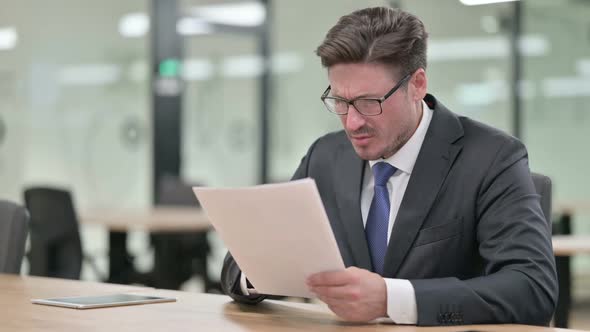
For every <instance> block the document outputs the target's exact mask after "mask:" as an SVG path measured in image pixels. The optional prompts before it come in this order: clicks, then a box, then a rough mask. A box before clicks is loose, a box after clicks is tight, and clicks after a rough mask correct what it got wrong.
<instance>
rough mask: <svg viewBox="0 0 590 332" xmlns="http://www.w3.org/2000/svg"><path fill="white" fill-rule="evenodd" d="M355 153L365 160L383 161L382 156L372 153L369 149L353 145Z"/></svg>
mask: <svg viewBox="0 0 590 332" xmlns="http://www.w3.org/2000/svg"><path fill="white" fill-rule="evenodd" d="M353 147H354V151H355V152H356V154H357V156H359V158H361V159H363V160H377V159H381V155H380V154H379V153H377V152H375V151H371V150H370V149H368V148H363V147H358V146H355V145H353Z"/></svg>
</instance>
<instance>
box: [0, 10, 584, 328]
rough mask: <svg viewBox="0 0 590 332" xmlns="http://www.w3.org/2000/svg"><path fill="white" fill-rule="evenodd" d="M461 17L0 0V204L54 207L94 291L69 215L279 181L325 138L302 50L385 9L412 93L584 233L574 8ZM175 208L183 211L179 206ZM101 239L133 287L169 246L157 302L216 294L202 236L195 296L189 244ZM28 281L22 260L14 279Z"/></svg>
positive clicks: (86, 250)
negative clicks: (407, 37) (448, 114)
mask: <svg viewBox="0 0 590 332" xmlns="http://www.w3.org/2000/svg"><path fill="white" fill-rule="evenodd" d="M469 2H470V1H469V0H391V1H385V0H362V1H359V0H322V1H311V0H298V1H293V0H264V1H254V0H243V1H237V0H236V1H230V0H128V1H116V0H104V1H100V2H97V1H73V0H54V1H33V0H0V6H1V8H2V10H0V183H2V185H1V186H0V198H1V199H5V200H10V201H14V202H18V203H20V204H23V205H25V204H26V202H25V191H26V190H27V189H29V188H34V187H44V188H59V189H63V190H66V191H67V192H69V193H70V194H71V198H72V201H73V203H74V205H73V206H74V208H75V211H76V214H77V219H78V225H79V230H78V231H79V234H80V238H81V245H82V252H83V254H84V255H85V256H87V258H88V259H83V263H82V268H81V272H80V274H79V278H80V279H81V280H98V281H105V280H107V279H108V277H109V275H110V276H112V273H113V272H114V271H109V254H110V253H111V252H112V251H111V250H110V249H109V243H112V241H113V233H112V232H110V231H109V229H108V228H107V227H104V226H100V225H93V224H87V223H85V222H84V221H83V220H82V218H83V217H84V216H87V215H88V214H90V213H91V212H92V213H94V215H95V216H96V214H97V212H96V211H99V212H98V214H99V216H98V217H100V211H103V212H104V211H106V212H105V213H108V212H109V211H111V212H112V211H148V210H150V209H151V208H152V207H154V206H160V205H169V204H167V203H166V199H165V198H164V197H163V195H162V189H163V186H164V185H163V183H164V181H165V179H169V180H170V179H172V180H171V181H172V182H173V183H174V181H177V182H178V183H182V184H185V185H188V186H190V185H204V186H227V187H238V186H250V185H256V184H260V183H274V182H282V181H288V180H289V178H290V177H291V175H292V173H293V172H294V170H295V169H296V167H297V165H298V164H299V161H300V159H301V157H302V156H303V155H304V154H305V152H306V151H307V148H308V147H309V145H310V144H311V143H312V142H313V141H314V140H315V139H316V138H317V137H319V136H321V135H323V134H325V133H327V132H330V131H335V130H339V129H340V128H341V124H340V122H339V121H338V119H337V118H336V117H335V116H334V115H332V114H330V113H328V112H327V111H326V110H325V109H324V106H323V105H322V103H321V101H320V95H321V93H322V92H323V91H324V90H325V88H326V86H327V85H328V80H327V77H326V71H325V69H323V68H322V67H321V64H320V61H319V58H318V57H317V56H316V55H315V54H314V50H315V48H316V47H317V46H318V45H319V44H320V42H321V41H322V39H323V38H324V36H325V33H326V31H327V30H328V29H329V28H330V27H331V26H332V25H333V24H335V22H336V21H337V19H338V18H339V17H340V16H342V15H345V14H348V13H350V12H351V11H353V10H355V9H360V8H364V7H369V6H392V7H399V8H402V9H405V10H408V11H410V12H412V13H414V14H416V15H417V16H418V17H420V18H421V19H422V20H423V21H424V23H425V25H426V29H427V31H428V32H429V50H428V62H429V64H428V68H427V75H428V78H429V89H428V90H429V92H431V93H433V94H435V95H436V96H437V98H438V99H440V100H441V101H442V102H443V103H444V104H445V105H446V106H448V107H449V108H450V109H451V110H453V111H454V112H456V113H458V114H462V115H465V116H468V117H471V118H473V119H476V120H479V121H482V122H484V123H486V124H489V125H491V126H494V127H497V128H500V129H502V130H504V131H506V132H508V133H510V134H512V135H514V136H517V137H518V138H520V139H521V140H522V141H523V142H524V143H525V144H526V146H527V148H528V152H529V161H530V168H531V170H533V171H535V172H538V173H541V174H544V175H547V176H549V177H550V178H551V180H552V183H553V194H552V202H553V204H552V206H553V213H552V216H551V217H552V220H553V221H554V222H555V223H556V224H558V225H561V226H560V227H564V226H563V225H564V222H565V225H566V226H565V228H566V233H572V234H588V233H590V218H589V217H590V191H589V189H588V188H590V176H588V169H590V153H588V152H587V151H588V147H587V142H588V141H589V139H590V136H589V134H588V132H590V113H589V111H588V110H589V107H588V104H590V19H589V18H590V1H587V0H521V1H499V2H495V3H492V4H482V5H469V4H468V3H469ZM185 193H186V192H185ZM189 194H190V192H189ZM184 197H185V198H186V196H184ZM191 203H193V204H192V205H191ZM170 204H172V205H176V204H175V202H172V203H170ZM179 205H182V206H183V207H184V208H195V209H197V208H198V202H197V201H196V199H194V197H190V199H189V201H188V202H186V201H183V202H179ZM558 228H559V227H558ZM561 231H563V229H562V230H561ZM119 233H125V234H126V235H125V236H126V239H125V241H124V242H123V245H124V246H126V248H127V252H128V254H129V257H125V259H127V260H128V262H127V263H129V264H130V265H132V267H133V268H134V270H136V271H137V272H138V273H137V276H141V275H144V276H145V275H147V274H149V271H151V270H152V269H153V267H154V261H155V260H156V259H157V257H156V256H157V255H158V254H157V253H156V250H155V249H154V247H158V244H157V243H160V245H162V243H166V241H172V242H174V241H180V240H179V239H182V241H185V242H188V243H189V244H188V247H187V248H189V249H186V248H185V249H186V250H185V251H182V250H181V249H178V250H181V251H177V252H176V253H177V254H178V252H181V254H180V255H181V256H182V255H187V257H186V259H187V260H188V262H189V263H187V264H189V267H187V269H189V271H181V272H178V273H183V275H182V277H178V280H176V282H172V283H171V284H170V285H172V286H170V287H171V288H180V289H183V290H188V291H195V292H201V291H204V290H205V288H207V290H208V291H210V292H219V289H217V288H216V281H218V279H219V275H220V271H221V265H222V262H223V257H224V255H225V252H226V249H225V247H224V245H223V243H222V242H221V240H220V239H219V238H218V237H217V236H216V234H215V232H214V231H209V232H206V234H205V235H204V237H205V239H206V242H207V243H208V245H207V246H208V248H207V249H206V250H207V255H208V256H207V264H206V268H205V270H206V274H207V278H210V279H211V280H209V281H207V283H210V285H209V286H211V287H205V281H203V271H202V266H201V269H200V270H199V269H196V270H199V271H193V270H192V268H193V267H191V266H192V265H191V264H194V263H191V261H190V260H191V259H192V258H193V257H192V253H190V252H187V251H190V250H193V249H194V248H196V247H195V246H192V247H191V244H190V243H191V241H195V239H197V238H198V239H199V241H203V235H202V234H200V235H199V234H196V233H202V231H200V232H195V231H191V232H189V234H188V235H187V234H184V235H185V237H182V236H183V234H182V233H183V231H177V232H176V234H174V235H175V236H180V237H181V238H179V237H174V236H170V237H168V238H166V236H164V237H160V238H158V234H154V233H153V232H148V231H145V230H141V229H140V230H135V229H132V230H129V231H126V232H119ZM116 235H119V236H121V235H122V234H116ZM191 236H192V237H191ZM109 241H111V242H109ZM118 243H121V242H118ZM201 243H202V242H201ZM164 245H165V244H164ZM197 247H198V246H197ZM29 248H30V246H29ZM199 248H201V249H202V250H205V249H203V248H202V247H199ZM201 249H199V250H201ZM195 250H196V249H195ZM179 259H182V257H179ZM568 262H569V263H568V264H570V268H571V277H572V278H571V280H572V285H571V287H572V288H571V289H572V309H573V311H572V314H571V315H570V322H569V327H571V328H588V329H590V320H588V319H587V318H585V317H584V316H587V314H586V313H587V312H590V259H589V257H588V256H586V255H584V254H580V255H573V256H572V257H571V260H570V261H568ZM127 267H128V266H127ZM31 270H32V266H31V264H30V262H29V260H28V259H27V258H25V260H24V263H23V266H22V269H21V273H22V274H29V273H30V272H31ZM128 277H129V276H128ZM138 278H139V277H138ZM142 280H144V279H133V277H129V278H128V279H125V281H128V282H142ZM150 282H153V280H148V281H146V283H148V284H149V283H150Z"/></svg>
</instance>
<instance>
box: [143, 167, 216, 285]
mask: <svg viewBox="0 0 590 332" xmlns="http://www.w3.org/2000/svg"><path fill="white" fill-rule="evenodd" d="M192 187H193V186H192V185H189V184H187V183H185V182H183V181H182V180H181V179H179V178H178V177H175V176H163V177H162V178H161V180H160V186H159V188H158V203H159V204H160V205H167V206H185V207H194V208H198V207H199V206H200V205H199V202H198V201H197V199H196V197H195V195H194V193H193V191H192ZM207 233H208V231H200V232H172V233H171V232H160V233H152V234H151V240H152V244H153V246H154V252H155V256H154V271H153V274H152V277H153V278H154V285H153V286H155V287H160V288H168V289H178V288H180V286H181V285H182V283H184V282H185V281H187V280H188V279H190V278H191V277H192V275H194V274H197V275H200V276H201V277H202V278H203V282H204V288H205V291H206V292H211V291H215V290H219V289H220V287H219V285H218V284H217V283H215V282H213V281H212V280H211V278H210V277H209V274H208V272H207V261H208V256H209V253H210V251H211V247H210V245H209V241H208V239H207Z"/></svg>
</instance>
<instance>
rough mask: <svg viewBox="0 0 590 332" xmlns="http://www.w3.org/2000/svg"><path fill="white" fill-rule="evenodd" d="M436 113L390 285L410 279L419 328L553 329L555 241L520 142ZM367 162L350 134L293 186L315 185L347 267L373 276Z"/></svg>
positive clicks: (313, 160) (398, 226)
mask: <svg viewBox="0 0 590 332" xmlns="http://www.w3.org/2000/svg"><path fill="white" fill-rule="evenodd" d="M425 101H426V102H427V104H428V105H429V107H430V108H432V109H434V113H433V117H432V121H431V123H430V126H429V128H428V131H427V134H426V137H425V139H424V143H423V145H422V148H421V150H420V153H419V155H418V159H417V161H416V164H415V166H414V169H413V172H412V175H411V177H410V181H409V183H408V186H407V189H406V192H405V195H404V197H403V200H402V203H401V206H400V209H399V212H398V215H397V218H396V220H395V223H394V226H393V231H392V233H391V238H390V240H389V247H388V251H387V254H386V258H385V267H384V277H386V278H402V279H409V280H410V282H411V283H412V285H413V287H414V290H415V294H416V304H417V308H418V325H439V324H475V323H520V324H534V325H545V324H547V323H548V322H549V321H550V319H551V315H552V313H553V310H554V307H555V303H556V300H557V289H558V287H557V277H556V273H555V262H554V256H553V251H552V247H551V231H550V227H549V223H548V222H547V221H546V220H545V217H544V215H543V212H542V211H541V206H540V203H539V195H537V193H536V192H535V188H534V186H533V182H532V179H531V175H530V171H529V167H528V157H527V151H526V149H525V147H524V145H523V144H522V143H521V142H520V141H518V140H517V139H515V138H513V137H511V136H508V135H506V134H504V133H502V132H500V131H499V130H496V129H494V128H491V127H488V126H486V125H484V124H481V123H478V122H476V121H473V120H471V119H469V118H466V117H459V116H457V115H455V114H453V113H451V112H450V111H449V110H448V109H447V108H446V107H445V106H444V105H442V104H441V103H440V102H438V101H437V100H436V99H435V98H434V97H433V96H431V95H427V96H426V98H425ZM364 167H365V161H363V160H361V159H360V158H359V157H358V156H357V154H356V153H355V151H354V149H353V147H352V145H351V143H350V142H349V140H348V139H347V137H346V134H345V133H344V132H342V131H341V132H337V133H331V134H328V135H326V136H324V137H321V138H320V139H318V140H317V141H316V142H315V143H314V144H313V145H312V146H311V148H310V149H309V151H308V153H307V155H306V156H305V157H304V158H303V160H302V161H301V164H300V165H299V168H298V169H297V171H296V172H295V175H294V177H293V178H294V179H299V178H304V177H311V178H314V179H315V181H316V183H317V187H318V189H319V192H320V195H321V197H322V201H323V203H324V206H325V209H326V212H327V214H328V218H329V220H330V224H331V226H332V230H333V231H334V235H335V237H336V241H337V243H338V246H339V248H340V253H341V255H342V257H343V259H344V262H345V264H346V265H347V266H357V267H360V268H364V269H367V270H372V266H371V259H370V256H369V249H368V246H367V242H366V240H365V233H364V228H363V221H362V218H361V209H360V195H361V187H362V180H363V170H364ZM239 274H240V272H239V268H238V267H237V265H236V263H235V261H233V259H232V257H231V255H228V256H227V258H226V261H225V264H224V269H223V273H222V283H223V286H224V289H225V290H226V292H227V293H228V294H229V295H230V296H232V297H233V298H234V299H236V300H238V301H241V302H246V303H255V302H257V301H260V300H261V299H262V298H263V297H261V296H253V297H246V296H242V295H240V294H241V292H240V291H239V282H237V280H238V278H239Z"/></svg>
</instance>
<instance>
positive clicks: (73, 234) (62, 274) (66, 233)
mask: <svg viewBox="0 0 590 332" xmlns="http://www.w3.org/2000/svg"><path fill="white" fill-rule="evenodd" d="M24 196H25V197H24V198H25V204H26V207H27V209H28V210H29V213H30V214H31V250H30V252H29V263H30V274H31V275H37V276H46V277H56V278H66V279H80V271H81V269H82V257H83V254H82V243H81V241H80V233H79V230H78V219H77V217H76V211H75V209H74V203H73V202H72V197H71V195H70V193H69V192H68V191H67V190H63V189H57V188H46V187H35V188H29V189H27V190H25V192H24Z"/></svg>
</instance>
